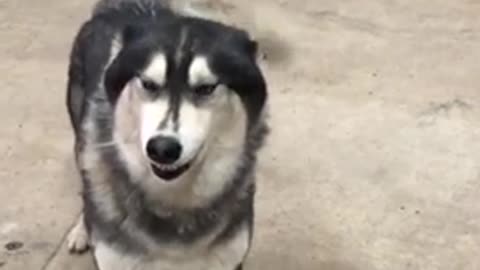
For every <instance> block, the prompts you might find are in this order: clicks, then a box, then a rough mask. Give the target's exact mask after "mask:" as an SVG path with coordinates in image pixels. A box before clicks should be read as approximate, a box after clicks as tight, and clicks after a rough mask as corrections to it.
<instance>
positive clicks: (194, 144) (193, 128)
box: [177, 101, 212, 164]
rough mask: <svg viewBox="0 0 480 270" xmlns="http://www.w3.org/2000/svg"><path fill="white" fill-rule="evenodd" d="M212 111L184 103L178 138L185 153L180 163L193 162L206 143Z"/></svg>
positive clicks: (179, 120)
mask: <svg viewBox="0 0 480 270" xmlns="http://www.w3.org/2000/svg"><path fill="white" fill-rule="evenodd" d="M211 114H212V110H211V109H203V108H198V107H195V106H194V105H193V104H191V103H190V102H188V101H184V102H183V103H182V105H181V107H180V111H179V119H178V126H179V130H178V134H177V138H178V140H179V141H180V143H181V144H182V147H183V151H182V155H181V157H180V160H179V163H180V164H183V163H186V162H189V161H191V160H192V159H193V158H194V157H195V155H197V153H198V152H199V151H200V148H201V147H202V144H203V143H205V141H206V139H207V136H208V131H209V129H210V122H211Z"/></svg>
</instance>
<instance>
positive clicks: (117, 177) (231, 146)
mask: <svg viewBox="0 0 480 270" xmlns="http://www.w3.org/2000/svg"><path fill="white" fill-rule="evenodd" d="M167 4H168V3H166V2H165V1H161V0H137V1H133V0H103V1H100V2H99V3H98V4H97V6H96V7H95V9H94V12H93V15H92V17H91V19H90V20H89V21H87V22H86V23H84V24H83V26H82V27H81V29H80V31H79V33H78V34H77V36H76V39H75V42H74V45H73V48H72V52H71V56H70V66H69V80H68V93H67V106H68V112H69V115H70V119H71V123H72V126H73V130H74V132H75V154H76V163H77V167H78V170H79V172H80V174H81V178H82V182H83V193H82V194H83V202H84V209H83V214H82V215H81V217H80V219H79V221H78V223H77V224H76V226H74V228H73V229H72V231H71V233H70V235H69V238H68V246H69V249H70V250H71V251H72V252H81V251H84V250H86V249H87V248H88V247H91V248H92V252H93V255H94V258H95V262H96V264H97V267H98V268H99V269H100V270H127V269H128V270H134V269H135V270H136V269H138V270H140V269H141V270H149V269H158V270H239V269H241V268H242V264H243V262H244V260H245V257H246V255H247V253H248V251H249V248H250V243H251V239H252V232H253V216H254V211H253V201H254V193H255V183H254V170H255V163H256V153H257V151H258V150H259V148H260V146H261V145H262V143H263V141H264V138H265V135H266V134H267V127H266V124H265V117H264V111H265V107H266V101H267V91H266V83H265V80H264V77H263V75H262V73H261V70H260V68H259V67H258V65H257V63H256V53H257V45H256V42H255V41H253V40H252V39H251V38H250V37H249V36H248V34H247V33H246V32H245V31H243V30H240V29H237V28H234V27H230V26H227V25H224V24H221V23H218V22H214V21H212V20H209V19H202V18H198V17H193V16H187V15H184V14H180V13H178V12H176V11H174V10H173V9H171V8H169V6H168V5H167Z"/></svg>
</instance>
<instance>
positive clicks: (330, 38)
mask: <svg viewBox="0 0 480 270" xmlns="http://www.w3.org/2000/svg"><path fill="white" fill-rule="evenodd" d="M223 2H227V1H226V0H225V1H223ZM228 2H230V3H232V4H233V5H225V6H226V7H228V8H227V9H228V10H229V11H230V12H233V13H235V12H236V10H237V9H238V11H239V12H240V11H242V10H243V11H245V10H247V9H248V8H255V9H256V12H254V13H252V12H249V13H248V14H249V16H252V15H256V16H255V18H256V23H257V29H256V30H257V31H259V32H261V33H263V34H265V33H268V35H270V36H275V37H276V39H277V41H278V40H281V41H282V42H283V45H282V46H283V47H284V48H283V50H277V51H275V50H273V49H272V51H271V52H270V53H271V55H267V56H269V58H267V59H268V60H270V62H267V63H265V70H266V73H267V76H268V79H269V82H270V91H271V111H272V119H271V122H272V127H273V134H272V136H271V139H270V143H269V146H268V147H267V148H266V149H265V151H263V153H262V164H261V167H260V172H259V175H260V177H259V193H258V197H257V198H258V199H257V209H258V211H257V230H256V235H255V247H254V249H253V251H252V253H251V256H250V259H249V264H248V267H247V269H248V270H255V269H256V270H264V269H275V270H293V269H302V270H303V269H305V270H310V269H311V270H322V269H325V270H367V269H368V270H383V269H385V270H397V269H399V270H400V269H402V270H403V269H421V270H433V269H445V270H478V269H480V257H479V253H480V203H478V198H479V197H480V166H479V164H480V163H479V162H478V161H480V154H479V153H480V140H479V139H478V138H479V136H480V107H479V105H480V92H479V91H478V87H480V76H479V71H480V50H479V49H478V48H479V44H480V16H479V14H480V2H479V1H474V0H457V1H451V0H402V1H399V0H395V1H386V0H385V1H381V0H372V1H356V0H345V1H336V0H296V1H286V0H257V1H255V4H254V6H253V7H252V6H248V3H247V1H239V0H237V1H234V0H230V1H228ZM248 2H250V1H248ZM92 3H93V0H88V1H87V0H76V1H74V0H70V1H65V0H42V1H29V0H0V59H1V61H0V74H1V75H0V76H1V77H0V88H1V89H2V94H1V95H0V115H2V116H3V117H2V126H3V128H1V129H0V152H1V153H2V155H1V157H0V159H1V161H0V178H1V181H2V184H1V188H0V204H1V207H0V269H1V270H4V269H5V270H6V269H8V270H17V269H18V270H24V269H26V270H30V269H32V270H33V269H48V270H64V269H78V270H80V269H93V268H92V266H91V265H90V264H89V257H88V256H84V257H80V258H78V257H70V256H68V254H67V251H66V250H65V248H64V247H63V246H62V244H63V239H64V236H65V233H66V232H67V230H68V228H69V227H70V226H71V225H72V223H73V221H74V219H75V217H76V216H77V214H78V212H79V206H80V201H79V197H78V191H79V189H80V187H79V183H78V179H77V176H76V174H75V172H74V171H73V170H72V160H71V148H72V147H71V144H72V134H71V132H70V130H69V125H68V122H67V118H66V112H65V108H64V93H65V79H66V76H65V75H66V64H67V56H68V52H69V48H70V47H69V46H70V44H71V41H72V38H73V35H74V34H75V31H76V30H77V29H78V27H79V25H80V23H81V22H82V21H83V20H84V19H85V18H86V17H87V16H88V14H89V9H90V7H91V5H92ZM250 5H252V4H250ZM250 11H251V10H250ZM232 16H233V15H232ZM239 18H242V16H239ZM243 18H244V19H245V17H243ZM245 21H249V22H250V23H251V20H245ZM259 35H260V36H262V34H259ZM277 45H278V44H277ZM267 51H268V50H267Z"/></svg>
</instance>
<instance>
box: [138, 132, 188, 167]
mask: <svg viewBox="0 0 480 270" xmlns="http://www.w3.org/2000/svg"><path fill="white" fill-rule="evenodd" d="M181 154H182V145H180V143H179V142H178V141H177V140H176V139H174V138H171V137H164V136H159V137H155V138H152V139H150V140H149V141H148V143H147V155H148V157H149V158H151V159H152V160H153V161H155V162H158V163H160V164H172V163H174V162H175V161H177V160H178V159H179V158H180V155H181Z"/></svg>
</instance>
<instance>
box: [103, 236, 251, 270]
mask: <svg viewBox="0 0 480 270" xmlns="http://www.w3.org/2000/svg"><path fill="white" fill-rule="evenodd" d="M248 246H249V235H248V230H247V229H246V228H243V229H242V230H241V231H239V232H237V234H236V235H235V236H234V237H232V238H230V239H228V240H226V241H225V242H224V243H222V244H219V245H216V246H214V247H208V246H204V247H203V248H200V247H199V246H191V247H190V246H176V247H173V246H171V245H168V246H165V247H159V251H158V252H152V254H154V255H146V256H132V255H128V254H123V253H121V252H118V251H117V250H115V249H114V248H112V247H110V246H108V245H107V244H105V243H103V242H98V243H95V252H94V254H95V258H96V260H97V264H98V267H99V270H235V269H236V267H237V266H238V265H239V264H240V263H242V261H243V259H244V258H245V256H246V254H247V252H248Z"/></svg>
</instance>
